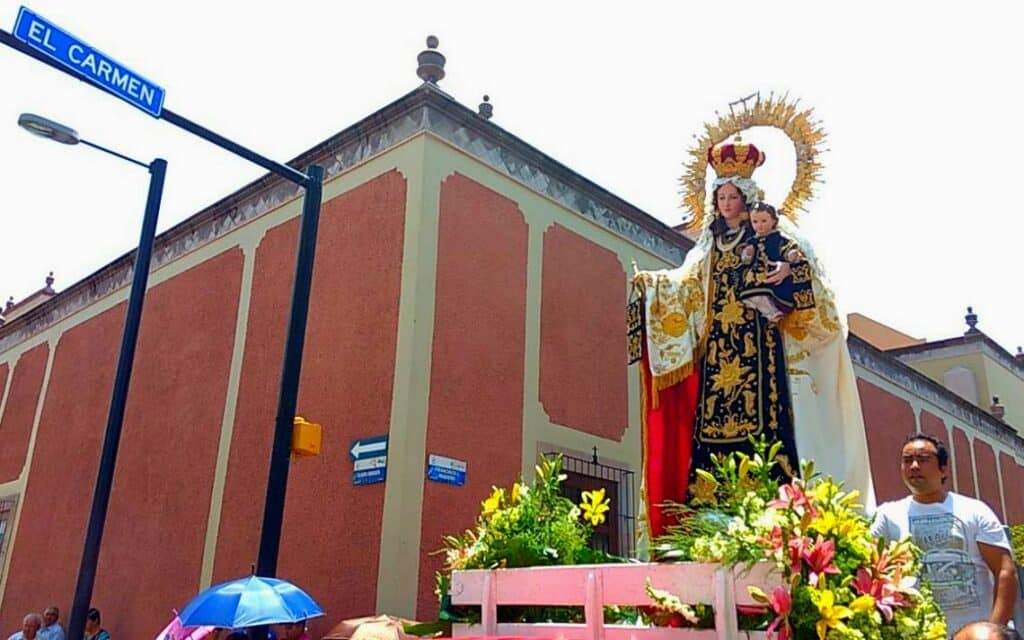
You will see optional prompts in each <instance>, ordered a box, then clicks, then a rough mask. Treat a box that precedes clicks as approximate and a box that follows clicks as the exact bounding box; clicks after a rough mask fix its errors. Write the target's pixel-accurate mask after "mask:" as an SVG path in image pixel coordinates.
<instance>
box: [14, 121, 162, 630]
mask: <svg viewBox="0 0 1024 640" xmlns="http://www.w3.org/2000/svg"><path fill="white" fill-rule="evenodd" d="M18 125H19V126H21V127H22V128H23V129H25V130H27V131H29V132H30V133H33V134H35V135H37V136H41V137H44V138H49V139H51V140H54V141H56V142H60V143H62V144H79V143H81V144H84V145H86V146H89V147H92V148H94V149H99V150H100V151H103V152H104V153H108V154H110V155H112V156H115V157H117V158H120V159H122V160H127V161H128V162H131V163H132V164H136V165H138V166H140V167H144V168H146V169H148V170H149V176H150V177H149V195H148V196H147V198H146V212H145V214H144V215H143V218H142V234H141V236H140V238H139V248H138V251H137V253H136V256H135V266H134V269H135V271H134V274H133V276H132V288H131V292H130V293H129V294H128V311H127V313H126V314H125V321H124V333H123V335H122V336H121V353H120V355H119V356H118V358H117V372H116V374H115V375H114V390H113V393H112V394H111V398H110V411H109V412H108V414H107V428H106V433H105V435H104V437H103V451H102V453H101V454H100V464H99V471H98V472H97V474H96V488H95V490H94V492H93V496H92V510H91V511H90V512H89V524H88V528H87V529H86V534H85V547H84V548H83V549H82V564H81V567H80V569H79V571H78V583H77V584H76V586H75V600H74V604H73V605H72V607H71V621H70V622H69V624H68V638H81V637H82V636H83V634H84V633H85V616H86V613H87V612H88V610H89V603H90V601H91V600H92V590H93V584H94V582H95V579H96V563H97V561H98V560H99V555H100V541H101V540H102V538H103V525H104V524H105V522H106V518H107V505H108V504H109V503H110V489H111V486H112V485H113V481H114V467H115V463H116V461H117V448H118V445H119V444H120V441H121V426H122V424H123V422H124V409H125V403H126V401H127V399H128V385H129V383H130V382H131V377H132V364H133V363H134V361H135V345H136V342H137V339H138V336H139V320H140V319H141V318H142V301H143V298H145V296H146V283H147V282H148V280H149V264H150V258H151V257H152V255H153V238H154V237H155V235H156V221H157V218H158V216H159V214H160V198H161V196H162V195H163V189H164V176H165V174H166V172H167V161H166V160H163V159H160V158H157V159H155V160H153V161H152V162H151V163H149V164H146V163H144V162H139V161H138V160H135V159H133V158H129V157H128V156H126V155H123V154H120V153H118V152H116V151H112V150H111V149H107V148H106V147H102V146H100V145H98V144H95V143H93V142H89V141H87V140H83V139H81V138H80V137H79V136H78V133H77V132H76V131H75V130H74V129H72V128H71V127H67V126H64V125H62V124H59V123H57V122H53V121H52V120H47V119H46V118H43V117H41V116H37V115H34V114H31V113H25V114H22V115H21V117H19V118H18Z"/></svg>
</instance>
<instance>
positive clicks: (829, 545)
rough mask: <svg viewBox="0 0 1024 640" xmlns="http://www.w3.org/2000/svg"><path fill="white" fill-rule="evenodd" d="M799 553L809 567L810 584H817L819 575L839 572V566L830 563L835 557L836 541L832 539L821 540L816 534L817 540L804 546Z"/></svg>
mask: <svg viewBox="0 0 1024 640" xmlns="http://www.w3.org/2000/svg"><path fill="white" fill-rule="evenodd" d="M800 555H801V557H802V558H803V560H804V562H806V563H807V566H808V567H810V569H811V575H810V580H809V582H810V583H811V585H817V584H818V578H819V577H820V576H823V575H826V574H832V575H835V574H838V573H839V567H837V566H836V565H835V564H833V563H832V560H834V559H835V557H836V543H835V542H833V541H832V540H822V538H821V536H818V541H817V542H816V543H814V545H812V546H811V547H810V548H807V547H805V548H804V550H803V552H802V553H801V554H800Z"/></svg>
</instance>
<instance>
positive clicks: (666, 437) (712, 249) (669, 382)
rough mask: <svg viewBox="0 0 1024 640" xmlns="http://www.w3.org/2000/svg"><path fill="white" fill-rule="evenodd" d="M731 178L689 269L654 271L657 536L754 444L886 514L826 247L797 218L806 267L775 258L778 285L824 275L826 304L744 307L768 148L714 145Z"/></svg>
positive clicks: (650, 274)
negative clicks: (720, 456)
mask: <svg viewBox="0 0 1024 640" xmlns="http://www.w3.org/2000/svg"><path fill="white" fill-rule="evenodd" d="M707 154H708V155H707V157H708V163H709V164H710V165H711V166H712V168H713V169H714V170H715V173H716V174H717V179H716V180H715V181H714V183H713V185H712V189H711V202H710V206H709V207H708V211H709V213H710V215H707V216H705V217H704V220H703V224H702V225H701V227H702V228H701V230H700V234H699V237H698V239H697V241H696V244H695V246H694V247H693V248H692V249H691V250H690V251H689V253H688V254H687V255H686V259H685V261H684V262H683V264H682V266H680V267H678V268H676V269H668V270H660V271H640V272H638V273H637V274H636V276H635V278H634V282H635V283H636V285H637V286H638V288H639V290H640V292H641V294H642V296H643V304H644V306H645V324H644V334H645V347H644V358H643V360H642V362H641V371H642V378H643V385H642V387H643V412H644V414H643V435H644V497H645V503H646V509H647V513H646V516H647V524H648V526H649V533H650V535H652V536H655V537H656V536H658V535H660V534H661V533H663V532H664V530H665V527H666V526H667V525H669V524H671V518H670V516H669V515H668V514H666V513H665V512H664V510H663V509H662V505H663V504H665V503H668V502H676V503H683V502H686V501H687V499H688V497H689V493H690V491H688V488H690V487H689V485H690V483H689V479H690V478H691V477H692V475H693V470H694V469H695V468H709V467H710V463H711V457H712V456H713V455H714V454H717V453H727V452H730V451H735V450H743V451H748V452H750V451H751V450H752V447H753V445H752V444H751V439H752V438H753V439H760V438H764V439H765V440H767V441H768V442H773V441H778V442H781V443H782V450H781V453H780V455H779V460H778V462H779V463H780V464H779V467H780V468H781V469H783V470H785V471H786V472H787V473H790V474H795V473H796V472H797V471H798V469H799V462H800V460H801V459H804V460H813V461H814V463H815V469H816V470H817V471H820V472H821V473H822V474H824V475H830V476H832V477H833V478H835V479H836V480H837V481H841V482H843V484H844V485H845V487H846V488H847V489H848V490H849V489H856V490H858V491H860V495H861V500H862V501H863V502H865V503H866V504H865V506H867V507H868V508H873V506H874V492H873V490H872V485H871V475H870V465H869V464H868V450H867V441H866V438H865V433H864V421H863V417H862V415H861V409H860V399H859V396H858V394H857V386H856V380H855V378H854V372H853V365H852V363H851V361H850V354H849V351H848V350H847V346H846V339H845V327H844V323H843V320H842V319H841V318H840V317H839V314H838V312H837V310H836V304H835V297H834V295H833V292H832V290H831V288H830V286H829V284H828V281H827V279H826V277H825V273H824V270H823V269H822V266H821V263H820V261H819V260H818V258H817V256H816V255H815V253H814V250H813V247H811V245H810V244H809V243H808V242H807V241H806V239H805V238H803V237H802V236H801V235H800V233H799V232H798V230H797V228H796V226H795V224H794V223H793V222H792V221H790V220H789V218H788V217H786V216H780V217H779V223H778V230H779V231H780V233H781V234H782V235H783V237H784V238H785V239H786V241H787V242H790V243H792V244H795V245H796V246H797V247H799V252H798V254H799V256H800V258H799V261H795V262H793V263H789V262H787V261H785V260H779V261H777V262H774V263H773V264H772V270H771V271H770V272H769V273H768V277H767V278H766V280H765V282H764V284H765V285H768V286H771V285H778V284H783V283H785V282H786V281H787V280H792V282H793V283H802V285H803V286H804V287H805V288H806V283H807V282H808V281H810V283H811V291H813V298H814V300H813V303H812V304H810V305H802V308H797V309H795V310H793V311H790V312H789V313H787V314H786V315H785V317H784V318H783V319H782V320H781V321H779V322H772V321H769V320H768V319H766V318H765V317H764V316H763V315H762V314H761V313H759V312H757V311H755V310H754V309H753V308H751V307H749V306H747V305H745V304H743V302H742V300H741V293H742V289H743V287H744V283H743V279H744V276H745V275H746V273H747V272H748V271H747V270H746V267H745V265H744V260H743V256H742V251H743V249H744V247H746V246H749V245H750V244H751V243H752V242H754V241H755V233H754V230H753V228H752V227H751V224H750V222H749V211H750V210H751V208H752V206H753V205H754V204H755V203H757V202H759V201H760V200H761V199H762V195H761V194H762V192H761V190H760V189H759V188H758V186H757V184H756V183H755V182H754V180H753V173H754V170H755V169H756V168H757V167H758V166H760V165H761V164H763V162H764V160H765V156H764V154H763V153H762V152H761V151H760V150H758V149H757V147H755V146H754V145H752V144H746V143H741V142H738V141H737V142H729V143H722V144H718V145H715V146H714V147H712V148H711V149H708V150H707Z"/></svg>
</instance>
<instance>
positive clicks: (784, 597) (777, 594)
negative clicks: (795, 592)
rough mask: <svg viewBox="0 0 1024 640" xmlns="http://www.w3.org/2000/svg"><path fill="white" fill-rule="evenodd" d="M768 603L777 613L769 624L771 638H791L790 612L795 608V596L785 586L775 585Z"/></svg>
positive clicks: (768, 631)
mask: <svg viewBox="0 0 1024 640" xmlns="http://www.w3.org/2000/svg"><path fill="white" fill-rule="evenodd" d="M768 605H769V606H770V607H771V609H772V611H773V612H774V613H775V619H774V620H772V622H771V624H770V625H768V629H767V634H768V637H769V638H775V637H778V639H779V640H789V638H790V636H791V634H792V629H791V628H790V626H789V612H790V611H791V610H792V609H793V598H792V596H790V595H789V591H787V590H786V588H785V587H781V586H780V587H775V589H774V590H773V591H772V593H771V595H770V596H769V597H768Z"/></svg>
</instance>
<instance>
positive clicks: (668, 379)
mask: <svg viewBox="0 0 1024 640" xmlns="http://www.w3.org/2000/svg"><path fill="white" fill-rule="evenodd" d="M692 374H693V362H692V361H690V362H687V363H686V364H684V365H683V366H681V367H679V368H678V369H676V370H674V371H670V372H668V373H665V374H662V375H660V376H654V391H655V392H658V391H661V390H662V389H668V388H669V387H671V386H673V385H677V384H679V383H680V382H682V381H683V380H684V379H685V378H689V377H690V376H691V375H692ZM653 407H654V408H655V409H656V408H658V405H657V398H655V400H654V405H653Z"/></svg>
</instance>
